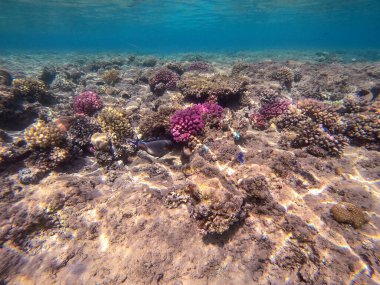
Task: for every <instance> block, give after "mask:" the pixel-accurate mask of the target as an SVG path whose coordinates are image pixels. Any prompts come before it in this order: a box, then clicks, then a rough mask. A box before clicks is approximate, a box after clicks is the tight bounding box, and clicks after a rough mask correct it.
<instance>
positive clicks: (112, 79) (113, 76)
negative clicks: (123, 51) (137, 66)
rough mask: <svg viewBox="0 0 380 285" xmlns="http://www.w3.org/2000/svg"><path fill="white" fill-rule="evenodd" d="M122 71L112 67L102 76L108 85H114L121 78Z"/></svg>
mask: <svg viewBox="0 0 380 285" xmlns="http://www.w3.org/2000/svg"><path fill="white" fill-rule="evenodd" d="M119 76H120V71H119V70H116V69H111V70H108V71H106V72H104V73H103V75H102V78H103V80H104V82H105V83H107V84H108V85H111V86H114V85H115V84H116V82H117V81H118V80H119V79H120V77H119Z"/></svg>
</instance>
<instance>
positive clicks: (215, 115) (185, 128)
mask: <svg viewBox="0 0 380 285" xmlns="http://www.w3.org/2000/svg"><path fill="white" fill-rule="evenodd" d="M222 113H223V108H222V107H220V106H219V105H217V104H214V103H204V104H196V105H193V106H191V107H188V108H186V109H184V110H181V111H177V112H176V113H175V114H174V115H173V116H172V117H171V118H170V129H171V134H172V136H173V139H174V140H175V141H176V142H188V141H189V140H190V139H191V138H192V137H193V136H197V135H200V134H201V133H202V131H203V129H204V127H205V125H206V124H207V123H209V122H211V121H214V120H215V119H216V120H218V121H220V120H221V118H222Z"/></svg>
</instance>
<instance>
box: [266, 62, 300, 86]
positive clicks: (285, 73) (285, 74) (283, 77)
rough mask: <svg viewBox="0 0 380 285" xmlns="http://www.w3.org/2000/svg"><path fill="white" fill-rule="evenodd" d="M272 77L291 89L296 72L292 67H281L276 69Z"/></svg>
mask: <svg viewBox="0 0 380 285" xmlns="http://www.w3.org/2000/svg"><path fill="white" fill-rule="evenodd" d="M270 77H271V78H272V79H274V80H277V81H279V82H280V83H281V84H282V85H283V86H284V87H285V88H286V89H288V90H290V89H291V88H292V84H293V81H294V73H293V71H292V70H291V69H290V68H288V67H281V68H279V69H278V70H276V71H274V72H273V73H272V74H271V76H270Z"/></svg>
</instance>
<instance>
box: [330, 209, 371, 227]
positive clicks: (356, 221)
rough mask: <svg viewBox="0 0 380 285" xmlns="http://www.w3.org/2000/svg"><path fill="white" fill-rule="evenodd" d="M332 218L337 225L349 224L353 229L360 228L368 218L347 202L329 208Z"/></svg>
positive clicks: (360, 210)
mask: <svg viewBox="0 0 380 285" xmlns="http://www.w3.org/2000/svg"><path fill="white" fill-rule="evenodd" d="M331 214H332V215H333V218H334V219H335V220H336V221H337V222H339V223H348V224H351V225H352V226H353V227H354V228H356V229H357V228H360V227H361V226H362V225H364V224H365V223H367V222H368V220H369V219H368V217H367V216H366V214H365V213H364V212H363V210H362V209H361V208H360V207H359V206H357V205H355V204H351V203H348V202H339V203H338V204H335V205H334V206H333V207H332V208H331Z"/></svg>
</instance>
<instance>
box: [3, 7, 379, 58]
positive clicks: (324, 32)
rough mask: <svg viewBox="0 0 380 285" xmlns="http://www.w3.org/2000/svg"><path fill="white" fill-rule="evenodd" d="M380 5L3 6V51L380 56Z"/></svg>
mask: <svg viewBox="0 0 380 285" xmlns="http://www.w3.org/2000/svg"><path fill="white" fill-rule="evenodd" d="M379 35H380V1H379V0H356V1H355V0H320V1H310V0H273V1H269V0H258V1H253V0H252V1H249V0H240V1H239V0H212V1H205V0H203V1H196V0H193V1H191V0H188V1H186V0H182V1H174V0H170V1H169V0H161V1H158V0H157V1H154V0H150V1H144V0H130V1H128V0H113V1H106V0H77V1H74V0H70V1H60V0H49V1H47V0H1V1H0V50H9V49H10V50H15V49H21V50H95V51H98V50H103V51H104V50H126V51H129V50H133V51H141V52H158V53H167V52H169V53H170V52H184V51H211V52H212V51H239V50H263V49H264V50H265V49H296V50H297V49H319V48H323V49H378V48H380V36H379Z"/></svg>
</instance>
